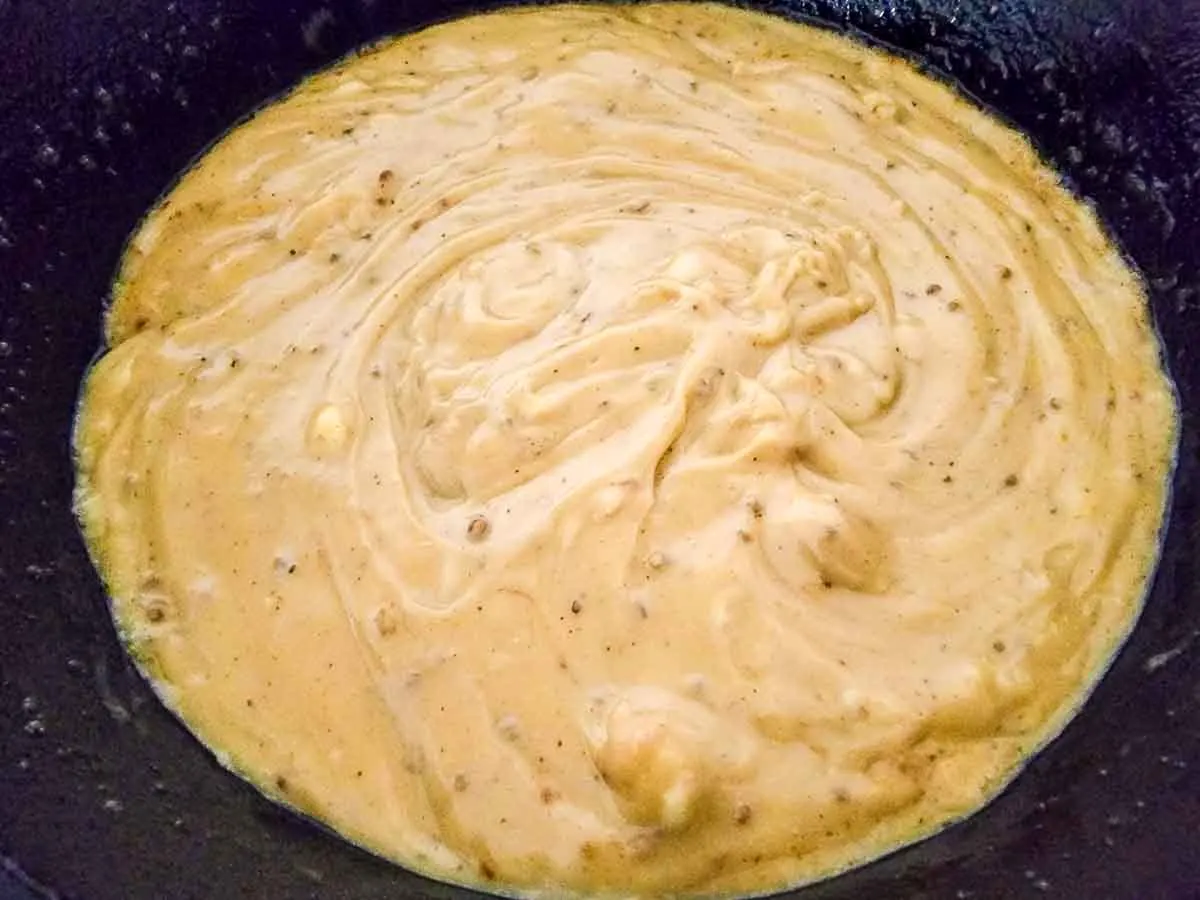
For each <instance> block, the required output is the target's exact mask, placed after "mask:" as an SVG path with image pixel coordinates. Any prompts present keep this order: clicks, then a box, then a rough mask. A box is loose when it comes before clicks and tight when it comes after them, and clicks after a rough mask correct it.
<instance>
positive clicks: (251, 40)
mask: <svg viewBox="0 0 1200 900" xmlns="http://www.w3.org/2000/svg"><path fill="white" fill-rule="evenodd" d="M493 5H494V4H493ZM754 5H756V6H758V7H760V8H765V9H767V10H769V11H771V12H774V13H777V14H780V15H783V16H789V17H803V18H808V19H812V20H815V21H817V22H820V23H824V24H827V25H828V26H830V27H833V28H836V29H842V30H848V31H851V32H853V33H855V34H857V35H858V36H859V37H860V38H862V39H863V40H868V41H873V42H877V43H881V44H883V45H886V46H889V47H892V48H894V49H896V50H897V51H899V52H902V53H905V54H909V55H911V56H912V57H913V58H915V59H916V60H918V61H919V62H920V63H921V64H922V65H924V66H925V67H926V68H927V69H928V70H929V71H930V72H932V73H934V74H936V75H938V76H939V77H943V78H946V79H949V80H950V81H952V82H953V83H955V84H957V85H958V86H959V87H960V88H962V89H963V90H965V91H966V92H968V93H969V94H971V95H973V96H974V97H975V98H977V99H978V100H979V101H980V102H981V103H983V104H984V105H986V106H988V107H990V108H992V109H993V110H995V111H997V112H998V113H999V114H1000V115H1001V116H1003V117H1004V118H1006V119H1008V120H1009V121H1010V122H1012V123H1013V124H1014V125H1016V126H1017V127H1018V128H1020V129H1021V130H1023V131H1024V132H1025V133H1027V134H1028V135H1030V136H1031V138H1032V139H1033V140H1034V142H1035V145H1036V146H1037V148H1038V149H1039V150H1040V152H1041V153H1042V154H1043V155H1044V156H1045V157H1046V159H1047V160H1048V161H1050V162H1051V163H1052V164H1053V165H1054V166H1055V167H1056V168H1057V169H1058V170H1059V171H1060V172H1061V173H1062V174H1063V176H1064V177H1065V179H1066V180H1067V182H1068V183H1069V184H1070V185H1071V186H1072V187H1073V188H1074V189H1075V190H1076V191H1077V192H1078V193H1079V194H1081V195H1082V196H1083V197H1085V198H1087V199H1088V200H1090V201H1091V202H1092V203H1093V204H1094V205H1095V206H1096V208H1097V210H1098V212H1099V215H1100V218H1101V220H1102V221H1103V223H1104V224H1105V226H1106V227H1107V228H1108V229H1109V231H1110V233H1111V234H1112V235H1113V237H1114V238H1115V239H1116V240H1117V242H1118V244H1119V245H1120V246H1121V248H1122V249H1123V250H1124V252H1125V253H1126V255H1127V257H1128V258H1129V260H1130V261H1131V262H1132V263H1133V264H1134V265H1135V266H1136V268H1138V269H1139V270H1140V272H1141V273H1142V275H1143V276H1144V278H1145V280H1146V283H1147V285H1148V289H1149V294H1150V298H1151V303H1152V306H1153V311H1154V316H1155V320H1156V322H1157V325H1158V327H1159V330H1160V332H1161V335H1162V339H1163V343H1164V347H1165V354H1166V362H1167V365H1168V367H1169V369H1170V372H1171V374H1172V376H1173V378H1174V380H1175V382H1176V384H1177V386H1178V391H1179V395H1180V404H1181V408H1182V422H1181V432H1180V447H1179V456H1178V464H1177V467H1176V471H1175V475H1174V483H1173V487H1172V503H1171V510H1170V517H1169V523H1168V527H1167V531H1166V536H1165V543H1164V546H1163V551H1162V556H1161V560H1160V563H1159V566H1158V569H1157V572H1156V576H1155V579H1154V582H1153V587H1152V590H1151V592H1150V594H1149V597H1148V601H1147V605H1146V609H1145V612H1144V614H1143V616H1142V618H1141V620H1140V623H1139V624H1138V626H1137V628H1136V630H1135V631H1134V633H1133V635H1132V637H1131V638H1130V640H1129V641H1128V643H1127V644H1126V646H1125V648H1124V650H1123V651H1122V653H1121V654H1120V656H1119V657H1118V659H1117V660H1116V662H1115V664H1114V665H1113V667H1112V668H1111V670H1110V671H1109V673H1108V674H1107V676H1106V677H1105V678H1104V680H1103V681H1102V682H1101V684H1100V685H1099V687H1098V689H1097V690H1096V691H1095V693H1094V694H1093V696H1092V698H1091V700H1090V701H1089V702H1088V704H1087V705H1086V707H1085V708H1084V710H1083V711H1082V713H1081V714H1080V715H1079V716H1078V717H1077V718H1076V719H1075V720H1074V721H1073V722H1072V723H1071V725H1070V726H1069V727H1068V728H1067V729H1066V731H1065V732H1064V733H1063V734H1062V735H1061V736H1060V737H1059V738H1058V739H1057V740H1055V741H1054V742H1053V743H1052V744H1051V745H1050V746H1049V747H1048V748H1047V749H1045V750H1044V751H1043V752H1042V753H1041V754H1040V755H1039V756H1038V757H1037V758H1036V759H1035V760H1034V761H1033V762H1032V764H1031V765H1029V766H1028V768H1027V769H1026V770H1025V772H1024V773H1023V774H1022V775H1021V776H1020V777H1019V778H1018V779H1017V781H1016V782H1015V783H1014V784H1013V785H1012V786H1011V788H1010V789H1009V790H1007V791H1006V792H1005V793H1004V794H1003V795H1002V796H1001V797H999V798H998V799H997V800H996V801H995V802H994V803H992V804H991V805H990V806H989V807H988V808H986V809H985V810H984V811H982V812H981V813H979V814H978V815H976V816H974V817H972V818H970V819H968V820H967V821H966V822H964V823H961V824H959V825H956V826H953V827H951V828H949V829H947V830H946V831H944V832H943V833H941V834H939V835H938V836H936V837H934V838H932V839H930V840H927V841H925V842H923V843H921V844H918V845H916V846H914V847H910V848H908V849H905V850H903V851H901V852H898V853H895V854H893V855H891V856H889V857H887V858H885V859H883V860H881V861H879V862H876V863H874V864H872V865H870V866H867V867H865V868H862V869H859V870H856V871H854V872H851V873H849V874H847V875H844V876H841V877H838V878H835V879H832V880H830V881H827V882H824V883H821V884H818V885H816V886H813V887H811V888H807V889H804V890H801V891H797V892H794V894H793V895H792V896H795V897H796V898H804V900H849V898H876V897H889V898H890V897H919V898H930V900H934V898H936V900H951V898H954V900H966V898H1008V897H1026V896H1027V897H1042V896H1055V897H1066V898H1076V897H1079V898H1084V897H1106V898H1114V900H1123V898H1128V900H1135V898H1136V900H1152V898H1171V900H1174V898H1188V897H1200V646H1198V644H1200V570H1198V566H1197V558H1196V554H1195V552H1194V548H1195V547H1197V546H1200V511H1198V509H1197V500H1198V498H1200V493H1198V491H1200V485H1198V483H1197V478H1196V468H1197V461H1198V460H1197V451H1198V449H1200V447H1198V445H1197V414H1198V413H1200V352H1198V351H1197V350H1196V349H1195V348H1197V347H1200V252H1198V248H1200V7H1198V6H1196V5H1194V4H1192V3H1191V0H1174V2H1172V0H1042V2H1034V0H886V2H867V0H782V2H766V3H760V4H754ZM485 6H486V5H481V4H479V3H469V2H464V0H442V2H432V0H287V2H284V0H241V2H238V3H233V2H229V0H187V2H168V3H163V2H160V0H127V2H125V3H121V4H110V3H105V2H102V0H0V33H2V34H3V35H4V38H3V41H4V52H3V53H0V861H2V864H0V898H5V900H7V898H9V897H13V898H22V900H24V898H28V897H66V898H86V900H142V898H145V900H150V898H154V900H160V898H179V900H183V898H197V900H200V898H205V900H212V898H232V897H245V898H271V900H286V898H302V897H303V898H331V900H337V898H355V900H375V898H447V900H450V898H453V900H467V898H472V897H477V896H479V895H476V894H473V893H472V892H470V891H467V890H464V889H461V888H452V887H448V886H445V885H441V884H438V883H435V882H432V881H429V880H427V879H424V878H421V877H419V876H416V875H413V874H410V873H407V872H405V871H403V870H401V869H398V868H396V867H395V866H392V865H390V864H388V863H385V862H382V861H380V860H378V859H376V858H374V857H372V856H370V855H369V854H367V853H365V852H363V851H360V850H357V849H355V848H353V847H351V846H350V845H348V844H346V843H345V842H343V841H341V840H338V839H337V838H335V837H333V836H331V835H329V834H328V833H326V832H325V831H323V830H322V829H321V828H320V827H319V826H317V825H315V824H313V823H311V822H309V821H307V820H305V819H304V818H302V817H300V816H297V815H294V814H292V813H290V812H287V811H285V810H283V809H280V808H279V807H276V806H275V805H273V804H272V803H270V802H269V801H267V800H265V799H263V798H262V797H261V796H260V795H259V794H258V793H257V792H256V791H254V790H253V789H252V788H250V787H249V786H248V785H246V784H245V783H243V782H242V781H240V780H239V779H237V778H236V777H234V776H232V775H230V774H228V773H227V772H225V771H224V770H223V769H221V768H220V767H219V766H218V765H217V764H216V762H215V761H214V760H213V759H212V757H211V756H210V755H209V754H208V752H207V751H206V750H204V748H203V747H202V746H201V745H200V744H199V743H198V742H197V741H195V740H194V739H193V738H192V737H191V736H190V735H189V734H188V733H187V732H186V731H185V730H184V728H183V727H182V726H181V725H180V724H179V723H178V722H177V721H176V720H175V719H174V718H173V717H172V716H171V715H170V714H169V713H167V712H166V710H165V709H164V708H163V707H162V706H161V705H160V704H159V703H158V701H157V700H156V699H155V698H154V696H153V694H152V693H151V691H150V689H149V688H148V686H147V685H146V684H145V683H144V682H143V681H142V680H141V678H140V676H139V675H138V674H137V673H136V672H135V670H134V669H133V668H132V666H131V664H130V663H129V662H128V660H127V659H126V656H125V654H124V652H123V650H122V649H121V647H120V645H119V643H118V640H117V637H116V634H115V632H114V629H113V627H112V624H111V621H110V617H109V613H108V609H107V601H106V598H105V596H104V592H103V590H102V588H101V585H100V582H99V580H98V578H97V576H96V574H95V572H94V570H93V568H92V566H91V564H90V562H89V561H88V557H87V554H86V551H85V548H84V545H83V543H82V541H81V538H80V535H79V532H78V529H77V526H76V522H75V519H74V517H73V515H72V512H71V489H72V483H73V467H72V461H71V457H70V450H69V434H70V427H71V423H72V417H73V413H74V406H75V401H76V395H77V391H78V386H79V382H80V379H81V376H82V375H83V372H84V370H85V368H86V367H87V365H88V363H89V361H90V360H91V359H92V357H93V356H94V354H95V353H96V351H97V349H98V347H99V343H100V332H99V325H100V317H101V312H102V309H103V307H104V304H105V302H106V299H107V297H108V288H109V281H110V279H111V276H112V273H113V271H114V269H115V266H116V263H117V260H118V258H119V255H120V252H121V249H122V245H123V242H124V241H125V239H126V237H127V235H128V234H129V233H130V231H131V230H132V229H133V228H134V226H135V225H136V223H137V222H138V220H139V218H140V217H141V215H142V214H143V213H144V212H145V211H146V210H147V209H148V208H149V206H150V205H151V203H152V202H153V201H154V199H155V198H156V197H157V196H158V195H159V194H160V193H161V192H162V191H163V190H164V189H165V188H166V187H168V186H169V185H170V183H171V182H172V180H173V178H174V177H175V176H176V175H177V173H178V172H179V171H180V170H182V169H183V168H184V167H185V166H186V164H187V163H188V162H189V161H190V160H191V159H192V158H194V157H195V155H196V154H197V153H199V152H200V151H201V150H202V149H203V148H204V147H205V146H206V145H207V144H208V143H209V142H211V141H212V140H213V139H214V138H216V137H217V136H218V135H220V134H221V133H222V132H223V131H225V130H226V129H227V128H228V127H230V126H231V125H232V124H234V123H235V122H237V121H238V120H239V119H240V118H241V117H243V116H245V115H246V114H248V113H249V112H251V111H252V110H253V109H254V108H255V107H256V106H258V105H260V104H261V103H262V102H264V101H265V100H266V99H268V98H270V97H271V96H273V95H276V94H277V93H279V92H280V91H281V90H283V89H284V88H285V87H287V86H288V85H290V84H291V83H293V82H294V81H295V80H296V79H297V78H299V77H301V76H302V75H303V74H305V73H307V72H310V71H313V70H315V69H317V68H320V67H322V66H324V65H326V64H328V63H329V62H331V61H333V60H335V59H337V58H338V57H340V56H341V55H343V54H344V53H346V52H348V51H349V50H351V49H352V48H353V47H355V46H357V45H359V44H361V43H363V42H366V41H368V40H372V39H375V38H378V37H380V36H383V35H385V34H390V33H395V32H399V31H404V30H411V29H413V28H415V27H419V26H421V25H424V24H428V23H431V22H434V21H437V20H441V19H445V18H448V17H452V16H455V15H459V14H463V13H466V12H470V11H477V10H479V9H481V8H485Z"/></svg>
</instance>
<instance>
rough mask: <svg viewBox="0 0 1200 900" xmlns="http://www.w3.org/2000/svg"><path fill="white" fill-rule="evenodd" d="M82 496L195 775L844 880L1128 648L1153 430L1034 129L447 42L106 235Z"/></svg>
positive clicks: (560, 866)
mask: <svg viewBox="0 0 1200 900" xmlns="http://www.w3.org/2000/svg"><path fill="white" fill-rule="evenodd" d="M108 335H109V340H110V344H111V349H110V350H109V352H108V353H107V354H106V355H105V356H104V357H103V358H102V359H101V360H100V361H99V362H98V363H97V365H96V367H95V368H94V370H93V372H92V373H91V375H90V378H89V380H88V382H87V388H86V394H85V398H84V403H83V406H82V413H81V416H80V419H79V423H78V430H77V434H76V443H77V448H78V458H79V466H80V485H79V494H78V496H79V507H80V515H81V517H82V518H83V520H84V523H85V526H86V529H87V534H88V537H89V540H90V543H91V546H92V548H93V551H94V553H95V555H96V557H97V559H98V561H99V562H100V565H101V568H102V570H103V571H104V573H105V575H106V578H107V581H108V584H109V587H110V590H111V592H112V595H113V598H114V610H115V614H116V617H117V619H118V621H119V623H120V625H121V627H122V629H123V632H124V634H125V635H126V637H127V639H128V641H129V642H130V644H131V646H132V648H133V650H134V652H135V654H136V655H137V657H138V658H139V660H140V661H141V663H142V664H143V666H144V667H145V669H146V670H147V672H148V673H149V674H150V675H151V676H152V677H153V678H154V679H155V682H156V685H157V688H158V689H159V691H160V692H161V694H162V696H163V697H164V699H165V700H166V702H167V703H168V704H169V705H170V706H171V707H172V708H173V709H175V710H176V711H177V712H178V713H179V714H180V715H181V716H182V717H183V719H184V720H185V721H186V722H187V723H188V725H189V726H190V727H191V728H192V729H193V730H194V731H195V732H196V733H197V734H198V735H200V736H201V737H202V738H203V739H204V740H205V741H206V742H207V743H208V744H209V745H210V746H212V747H213V748H214V749H215V750H217V752H218V753H219V754H221V758H222V759H223V761H225V762H226V764H228V765H230V766H231V767H233V768H235V769H236V770H238V771H239V772H241V773H242V774H243V775H245V776H246V777H247V778H249V779H250V780H252V781H253V782H255V783H256V784H257V785H259V786H260V787H261V788H262V789H264V790H265V791H267V792H268V793H270V794H271V795H273V796H276V797H278V798H279V799H281V800H282V801H284V802H286V803H289V804H291V805H292V806H294V807H296V808H299V809H301V810H304V811H306V812H309V813H311V814H313V815H315V816H317V817H319V818H321V819H323V820H325V821H327V822H328V823H329V824H331V825H332V826H333V827H334V828H336V829H338V830H339V831H340V832H342V833H343V834H345V835H346V836H347V837H349V838H350V839H352V840H354V841H356V842H359V843H361V844H363V845H365V846H367V847H369V848H371V849H373V850H376V851H378V852H380V853H382V854H384V855H386V856H389V857H391V858H393V859H396V860H398V861H400V862H402V863H404V864H406V865H409V866H412V867H414V868H417V869H419V870H422V871H425V872H429V873H432V874H433V875H435V876H437V877H440V878H446V879H449V880H454V881H460V882H467V883H475V884H483V885H490V886H494V887H498V888H505V889H510V890H513V889H515V890H521V891H536V890H538V889H542V888H549V889H553V890H559V891H561V890H566V889H573V890H578V891H583V892H592V891H599V892H615V893H619V894H622V895H631V894H632V895H638V894H640V895H651V894H658V893H661V892H663V891H679V892H701V893H703V892H723V891H738V892H761V891H766V890H771V889H774V888H778V887H782V886H784V885H787V884H793V883H797V882H800V881H803V880H807V879H811V878H814V877H819V876H821V875H825V874H829V873H831V872H833V871H836V870H838V869H840V868H844V867H845V866H847V865H852V864H856V863H859V862H862V861H864V860H866V859H869V858H871V857H873V856H876V855H878V854H880V853H882V852H884V851H886V850H888V849H891V848H893V847H895V846H897V845H899V844H901V843H904V842H907V841H910V840H913V839H916V838H917V837H920V836H923V835H925V834H928V833H930V832H931V831H933V830H936V829H937V828H938V827H940V826H942V825H944V824H945V823H946V822H948V821H950V820H952V819H954V818H956V817H959V816H961V815H963V814H965V813H967V812H969V811H971V810H974V809H976V808H978V807H979V806H980V805H981V804H982V803H983V802H984V801H985V800H986V799H987V798H988V797H990V796H991V795H993V794H994V793H995V792H996V791H997V790H999V789H1000V788H1001V787H1002V786H1003V784H1004V783H1005V782H1006V781H1007V780H1008V779H1010V778H1011V777H1012V775H1013V774H1014V772H1015V770H1016V767H1018V766H1019V764H1020V762H1021V761H1022V760H1023V759H1024V758H1025V757H1026V756H1027V755H1028V754H1029V753H1031V752H1033V751H1034V750H1035V749H1036V748H1037V747H1038V746H1040V745H1041V744H1042V743H1044V741H1045V740H1047V738H1048V737H1049V736H1051V735H1052V734H1054V733H1055V732H1056V731H1057V729H1058V728H1060V727H1061V725H1062V723H1063V721H1064V720H1065V718H1066V717H1067V716H1069V715H1070V714H1071V712H1072V711H1073V710H1074V709H1075V708H1076V707H1077V705H1078V703H1079V702H1080V701H1081V699H1082V697H1083V696H1084V694H1085V693H1086V691H1087V689H1088V687H1089V685H1090V684H1091V682H1092V681H1093V680H1094V679H1095V677H1097V675H1098V673H1099V672H1100V671H1101V670H1102V668H1103V667H1104V665H1105V664H1106V662H1107V660H1108V659H1109V658H1110V656H1111V654H1112V653H1113V652H1114V649H1115V647H1116V646H1117V644H1118V643H1119V641H1120V639H1121V638H1122V637H1123V636H1124V635H1125V634H1126V633H1127V631H1128V629H1129V628H1130V626H1131V623H1132V621H1133V620H1134V618H1135V615H1136V612H1137V609H1138V607H1139V598H1140V597H1141V596H1142V593H1143V589H1144V582H1145V579H1146V577H1147V573H1148V571H1149V569H1150V566H1151V563H1152V561H1153V557H1154V552H1155V546H1156V535H1157V530H1158V527H1159V523H1160V519H1161V516H1162V512H1163V507H1164V492H1165V487H1164V486H1165V481H1166V474H1167V472H1168V469H1169V465H1170V460H1171V453H1172V449H1173V440H1174V424H1173V423H1174V401H1173V395H1172V392H1171V390H1170V388H1169V385H1168V382H1167V381H1166V379H1165V377H1164V375H1163V374H1162V372H1161V370H1160V365H1159V360H1158V347H1157V343H1156V340H1155V338H1154V335H1153V332H1152V329H1151V327H1150V325H1149V322H1148V316H1147V309H1146V304H1145V300H1144V297H1143V295H1142V293H1141V291H1140V289H1139V287H1138V284H1137V282H1136V280H1135V278H1134V277H1133V276H1132V275H1131V274H1130V272H1129V271H1128V270H1127V268H1126V267H1125V266H1124V264H1123V263H1122V262H1121V260H1120V258H1119V257H1118V255H1117V254H1116V252H1115V251H1114V250H1113V249H1112V247H1111V246H1110V245H1109V244H1108V243H1107V241H1106V240H1105V239H1104V237H1103V235H1102V234H1101V232H1100V230H1099V228H1098V227H1097V225H1096V223H1095V221H1094V219H1093V217H1092V215H1091V214H1090V212H1089V211H1088V210H1086V209H1084V208H1082V207H1081V206H1080V205H1079V204H1078V203H1077V202H1076V201H1074V200H1073V199H1072V198H1071V197H1070V196H1069V195H1068V194H1067V193H1066V192H1065V191H1064V190H1063V188H1062V187H1060V185H1059V184H1058V182H1057V181H1056V180H1055V178H1054V177H1053V176H1052V174H1051V173H1050V172H1048V171H1047V170H1046V169H1045V168H1044V167H1043V166H1042V165H1041V164H1040V163H1039V162H1038V161H1037V160H1036V158H1035V157H1034V155H1033V154H1032V152H1031V151H1030V150H1029V148H1028V147H1027V145H1026V144H1025V143H1024V142H1023V141H1022V140H1021V139H1020V138H1018V137H1017V136H1016V135H1014V134H1013V133H1011V132H1010V131H1008V130H1007V129H1005V128H1004V127H1002V126H1001V125H999V124H997V123H996V122H995V121H994V120H993V119H991V118H989V117H988V116H986V115H984V114H983V113H981V112H979V111H978V110H976V109H974V108H972V107H970V106H968V105H967V104H966V103H964V102H963V101H961V100H960V99H957V98H956V97H955V96H954V95H953V94H952V93H951V91H950V90H948V89H947V88H946V87H944V86H941V85H939V84H936V83H934V82H932V81H930V80H929V79H927V78H925V77H924V76H921V75H919V74H917V73H916V72H914V71H913V70H912V69H911V68H910V67H909V66H907V65H906V64H903V63H900V62H898V61H896V60H894V59H890V58H888V57H886V56H884V55H881V54H879V53H875V52H872V51H868V50H866V49H864V48H862V47H859V46H857V45H855V44H853V43H851V42H849V41H848V40H846V39H844V38H841V37H838V36H834V35H831V34H827V33H824V32H821V31H818V30H815V29H812V28H809V27H803V26H799V25H795V24H790V23H785V22H783V21H780V20H775V19H771V18H767V17H763V16H758V15H753V14H750V13H747V12H738V11H732V10H728V9H724V8H720V7H711V6H686V7H682V6H642V7H637V8H632V7H631V8H609V9H599V8H570V7H560V8H548V9H539V10H536V11H523V12H513V13H505V14H502V15H493V16H488V17H479V18H471V19H466V20H462V21H459V22H455V23H452V24H448V25H443V26H439V27H437V28H434V29H431V30H428V31H425V32H422V33H420V34H417V35H413V36H409V37H405V38H402V39H400V40H397V41H395V42H392V43H389V44H385V45H384V46H382V47H380V48H378V49H375V50H372V51H370V52H368V53H366V54H364V55H362V56H359V57H356V58H353V59H351V60H348V61H346V62H344V63H342V64H341V65H339V66H337V67H336V68H335V69H333V70H332V71H330V72H328V73H325V74H322V75H319V76H317V77H315V78H313V79H311V80H310V81H308V82H307V83H305V84H304V85H303V86H301V87H300V88H299V89H298V90H296V91H295V92H294V93H293V94H291V95H290V96H289V97H287V98H286V99H285V100H283V101H281V102H279V103H277V104H275V105H273V106H271V107H268V108H266V109H264V110H263V111H261V112H260V113H259V114H258V115H257V116H256V117H255V118H254V119H253V120H252V121H251V122H249V123H247V124H245V125H243V126H241V127H240V128H238V129H236V130H235V131H234V132H232V133H231V134H230V135H229V136H228V137H226V138H225V139H224V140H223V141H221V142H220V143H219V144H218V145H217V146H216V147H215V148H214V149H213V150H212V151H211V152H209V153H208V154H207V155H206V156H205V157H204V158H203V159H202V160H201V161H200V162H199V163H198V164H197V165H196V166H195V167H194V168H193V169H192V170H191V171H190V172H188V173H187V175H186V176H185V177H184V178H183V180H182V181H181V183H180V184H179V185H178V187H177V188H176V189H175V190H174V191H172V192H171V194H170V195H169V196H168V198H167V199H166V200H165V201H163V203H162V204H161V205H160V207H159V208H158V209H157V210H156V211H155V212H154V213H153V214H152V215H151V216H150V217H149V219H148V220H147V221H146V223H145V224H144V226H143V227H142V228H141V230H140V231H139V233H138V234H137V235H136V237H135V239H134V240H133V242H132V244H131V246H130V248H129V251H128V253H127V256H126V259H125V261H124V267H123V270H122V274H121V279H120V281H119V284H118V290H117V297H116V301H115V303H114V305H113V307H112V309H111V312H110V314H109V318H108Z"/></svg>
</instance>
